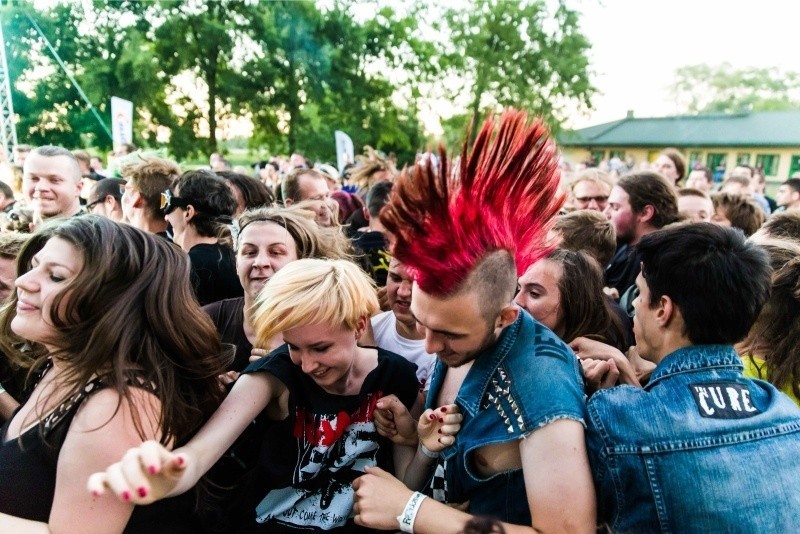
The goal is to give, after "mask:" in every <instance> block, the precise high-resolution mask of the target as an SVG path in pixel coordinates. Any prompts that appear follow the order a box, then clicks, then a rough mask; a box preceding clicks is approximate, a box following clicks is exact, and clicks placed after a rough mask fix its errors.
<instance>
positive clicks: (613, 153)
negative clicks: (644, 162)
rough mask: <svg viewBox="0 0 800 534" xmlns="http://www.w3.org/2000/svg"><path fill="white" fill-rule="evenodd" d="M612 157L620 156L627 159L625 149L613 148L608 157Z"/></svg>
mask: <svg viewBox="0 0 800 534" xmlns="http://www.w3.org/2000/svg"><path fill="white" fill-rule="evenodd" d="M612 158H619V159H621V160H625V151H624V150H612V151H611V154H610V155H609V156H608V159H612Z"/></svg>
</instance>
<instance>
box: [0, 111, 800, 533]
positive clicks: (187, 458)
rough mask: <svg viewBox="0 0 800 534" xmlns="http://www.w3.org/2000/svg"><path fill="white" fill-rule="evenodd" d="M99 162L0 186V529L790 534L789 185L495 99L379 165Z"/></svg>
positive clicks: (795, 196)
mask: <svg viewBox="0 0 800 534" xmlns="http://www.w3.org/2000/svg"><path fill="white" fill-rule="evenodd" d="M123 148H124V149H123V150H120V153H119V156H120V157H119V159H118V161H117V162H116V163H115V167H116V169H117V171H116V173H117V174H118V175H119V177H106V176H105V174H111V173H110V172H108V171H107V170H106V169H103V167H102V165H101V163H102V162H100V161H98V160H96V158H92V157H91V156H90V155H89V154H87V153H85V152H82V151H69V150H67V149H65V148H61V147H55V146H40V147H24V146H21V147H18V150H17V151H16V152H15V158H16V159H15V164H18V170H17V171H15V172H16V174H15V173H14V172H12V173H9V176H12V177H13V176H15V175H16V176H18V177H19V179H18V180H13V179H10V180H9V181H8V183H6V182H0V200H2V202H0V209H2V211H3V213H2V214H0V219H1V220H0V227H1V228H2V233H0V298H2V299H3V300H2V306H1V307H0V329H1V330H2V332H0V422H1V423H2V440H0V531H2V532H39V531H54V532H60V531H64V532H83V531H86V532H122V531H125V532H148V533H154V532H251V531H265V532H278V533H280V532H286V533H297V532H345V533H346V532H371V531H377V530H387V531H398V530H400V531H402V532H420V533H435V534H445V533H451V532H452V533H453V534H456V533H462V532H463V533H478V532H481V533H490V532H517V531H519V532H522V531H525V532H528V531H545V532H549V531H580V532H595V531H604V532H650V531H665V532H669V531H676V532H684V531H709V532H723V531H724V532H731V531H734V532H745V531H747V532H750V531H765V530H774V531H790V530H792V529H793V528H795V525H796V524H797V522H798V520H800V490H798V489H796V480H797V477H798V476H800V407H798V404H800V321H798V320H797V317H798V316H799V315H800V313H798V312H800V179H796V178H790V179H788V180H786V181H785V182H784V183H782V184H781V185H780V188H779V189H778V194H777V195H776V198H775V200H774V201H773V200H772V199H771V198H769V197H767V196H766V195H765V193H764V187H763V186H764V180H763V175H761V174H760V173H759V172H758V170H757V169H753V168H750V167H747V166H741V167H737V168H736V169H734V170H733V171H732V172H731V173H730V175H729V176H727V177H726V178H725V180H724V181H723V182H722V184H721V187H720V188H719V191H714V192H712V191H711V190H712V185H713V180H712V179H711V176H710V174H709V173H708V171H707V170H705V169H702V168H691V169H690V168H688V167H689V166H687V164H686V161H685V160H684V159H683V156H682V155H681V153H680V151H678V150H675V149H667V150H665V151H664V152H663V153H662V154H660V155H659V157H658V159H657V160H656V161H655V162H654V164H653V165H652V166H651V167H649V168H647V169H636V170H632V171H628V172H624V171H625V170H626V169H625V168H624V165H622V164H620V165H616V166H615V167H614V168H613V169H610V170H607V169H603V168H585V169H580V170H570V169H567V168H565V166H564V165H563V162H560V161H559V157H558V152H557V147H556V146H555V144H554V142H553V141H552V140H551V139H550V137H549V134H548V132H547V129H546V128H545V127H544V126H543V125H542V123H541V122H539V121H537V120H532V119H530V118H529V117H527V115H526V114H525V113H524V112H520V111H515V110H508V111H506V112H504V113H503V114H502V116H501V117H492V118H489V119H487V121H486V122H485V123H484V124H483V126H482V128H481V129H480V131H479V132H478V135H477V138H476V141H475V143H474V144H473V145H472V146H471V147H465V148H463V150H462V152H461V153H460V154H458V155H456V156H452V155H448V153H447V152H446V151H445V150H444V149H442V150H440V151H439V152H438V153H436V154H433V153H427V154H424V155H421V156H420V157H419V158H418V160H417V161H416V162H414V163H413V164H411V165H409V166H407V167H406V168H405V169H404V170H402V172H399V171H398V169H397V165H396V163H395V162H394V161H393V160H392V158H390V157H386V156H384V155H383V154H381V153H379V152H377V151H374V150H372V149H367V150H366V151H365V153H364V155H363V156H359V158H357V160H358V161H356V162H354V163H353V164H351V165H348V167H347V168H345V169H343V172H342V173H340V172H339V171H338V170H337V169H336V168H335V167H333V166H331V165H326V164H316V165H314V164H311V162H308V161H306V159H305V158H304V157H302V155H300V154H294V155H292V156H291V157H287V158H274V159H273V160H270V161H263V162H259V163H258V164H256V165H255V166H254V167H253V168H231V165H230V164H229V163H228V162H227V161H226V160H225V157H224V156H223V155H222V154H219V153H215V154H212V155H211V157H210V158H209V165H208V167H207V168H201V169H191V170H185V169H181V167H180V166H179V165H177V164H176V163H175V162H172V161H170V160H168V159H165V158H163V157H159V156H157V155H152V154H147V153H145V152H142V151H139V150H137V149H136V147H133V146H127V147H123ZM123 152H127V154H123Z"/></svg>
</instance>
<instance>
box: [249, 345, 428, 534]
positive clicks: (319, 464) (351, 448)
mask: <svg viewBox="0 0 800 534" xmlns="http://www.w3.org/2000/svg"><path fill="white" fill-rule="evenodd" d="M377 350H378V365H377V367H376V368H375V369H373V370H372V371H371V372H370V373H369V374H368V375H367V376H366V378H365V379H364V383H363V385H362V386H361V392H360V393H359V394H358V395H333V394H330V393H327V392H326V391H324V390H323V389H322V388H321V387H319V386H318V385H317V384H316V383H315V382H314V381H313V379H312V378H311V377H309V376H308V375H306V374H305V373H303V372H302V370H301V369H300V367H299V366H297V365H295V364H293V363H292V361H291V359H290V358H289V350H288V347H287V346H286V345H284V346H282V347H279V348H278V349H275V350H274V351H273V352H272V353H271V354H270V355H269V356H268V357H266V358H262V359H261V360H259V361H257V362H253V363H252V364H251V365H250V366H249V367H248V368H247V369H245V370H244V373H258V372H267V373H271V374H272V375H274V376H275V377H277V378H278V379H279V380H280V381H281V382H283V383H284V384H285V385H286V387H287V388H288V389H289V417H287V418H286V419H285V420H283V421H277V422H271V423H270V424H268V425H266V431H265V432H264V434H263V437H262V443H261V451H260V457H259V461H258V464H259V465H258V476H257V477H255V479H257V480H255V481H253V482H252V484H253V486H251V487H252V490H251V491H250V492H249V493H251V494H253V496H254V497H255V502H253V503H252V504H253V508H254V509H255V521H256V523H255V524H252V523H251V524H250V525H245V526H244V528H253V529H255V528H257V527H258V529H259V530H265V531H269V532H281V531H286V532H302V531H306V530H308V531H316V532H319V531H323V530H324V531H340V532H355V531H356V530H357V527H356V526H355V525H354V523H353V521H352V518H351V517H350V516H351V512H352V507H353V497H354V491H353V487H352V483H353V481H354V480H355V479H356V478H358V477H359V476H361V475H362V474H363V473H364V467H365V466H374V465H377V466H379V467H381V468H383V469H386V470H388V471H390V472H391V471H392V470H393V466H392V443H391V442H390V441H389V440H388V439H386V438H383V437H381V436H379V435H378V433H377V430H376V428H375V423H374V421H373V417H372V412H373V411H374V409H375V404H376V402H377V401H378V399H380V398H381V397H384V396H386V395H391V394H394V395H396V396H397V397H398V398H399V399H400V401H401V402H402V403H403V404H404V405H405V406H406V407H407V408H408V409H409V410H410V409H411V407H412V405H413V404H414V401H415V400H416V398H417V393H418V389H419V387H418V383H417V377H416V366H415V365H414V364H412V363H410V362H409V361H407V360H406V359H405V358H403V357H401V356H398V355H397V354H394V353H392V352H388V351H384V350H382V349H377ZM263 416H264V414H263V413H262V414H261V415H260V416H259V417H263ZM251 509H252V508H251Z"/></svg>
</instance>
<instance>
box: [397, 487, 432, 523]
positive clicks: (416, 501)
mask: <svg viewBox="0 0 800 534" xmlns="http://www.w3.org/2000/svg"><path fill="white" fill-rule="evenodd" d="M424 500H425V495H423V494H422V493H420V492H418V491H415V492H414V493H413V494H411V498H409V499H408V502H407V503H406V507H405V509H404V510H403V515H398V516H397V522H398V523H400V530H402V531H403V532H410V533H411V534H413V533H414V520H416V519H417V512H419V507H420V506H422V501H424Z"/></svg>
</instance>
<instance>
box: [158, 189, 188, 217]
mask: <svg viewBox="0 0 800 534" xmlns="http://www.w3.org/2000/svg"><path fill="white" fill-rule="evenodd" d="M188 206H189V201H188V200H186V199H185V198H181V197H176V196H175V195H173V194H172V191H170V190H169V189H167V190H166V191H164V192H163V193H161V205H160V206H159V207H160V208H161V211H163V212H164V215H169V214H170V213H172V210H174V209H175V208H187V207H188Z"/></svg>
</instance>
